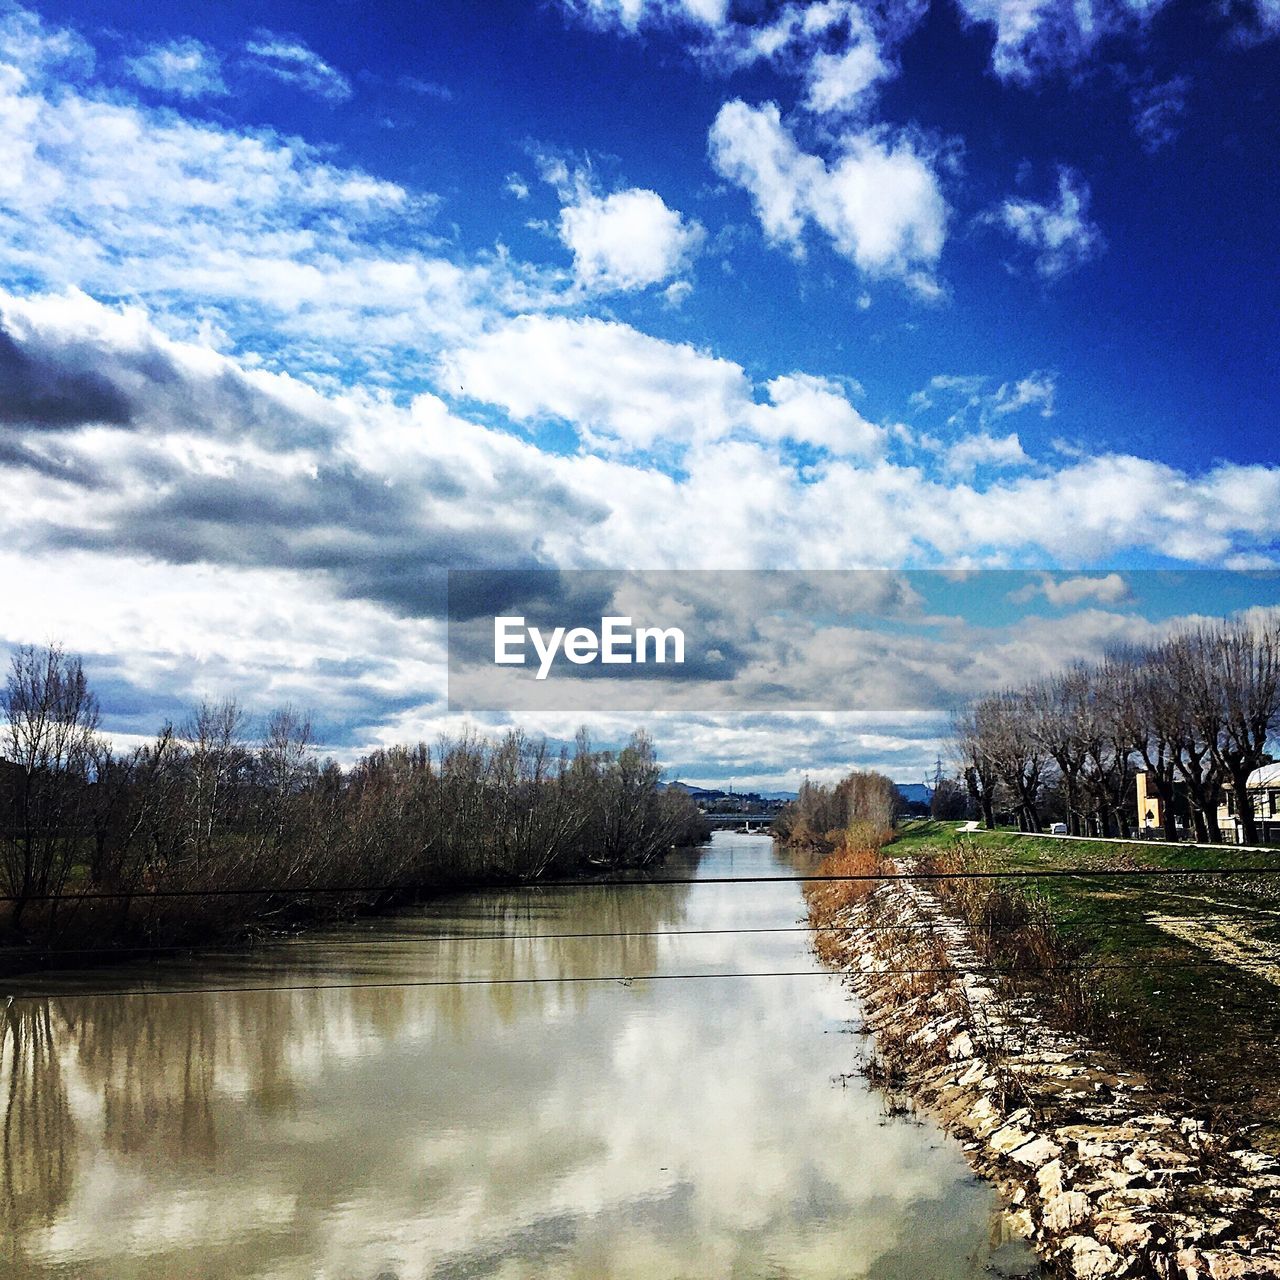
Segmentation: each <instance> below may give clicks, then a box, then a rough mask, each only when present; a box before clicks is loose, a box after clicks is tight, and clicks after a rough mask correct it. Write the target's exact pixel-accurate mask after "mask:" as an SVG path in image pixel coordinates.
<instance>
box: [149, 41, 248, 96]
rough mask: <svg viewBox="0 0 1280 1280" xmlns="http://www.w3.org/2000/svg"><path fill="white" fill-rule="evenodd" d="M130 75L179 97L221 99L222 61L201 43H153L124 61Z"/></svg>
mask: <svg viewBox="0 0 1280 1280" xmlns="http://www.w3.org/2000/svg"><path fill="white" fill-rule="evenodd" d="M125 66H126V67H127V69H128V71H129V74H130V75H131V76H132V77H133V78H134V79H135V80H136V81H137V82H138V83H139V84H141V85H145V86H146V87H147V88H148V89H155V90H158V91H159V92H160V93H166V94H171V95H172V96H174V97H177V98H187V99H194V98H211V97H222V96H225V95H226V93H227V86H226V83H225V81H224V80H223V78H222V59H221V58H220V57H219V55H218V54H217V52H216V51H215V50H213V49H211V48H210V47H209V46H208V45H207V44H204V43H203V42H202V41H200V40H194V39H190V38H188V39H184V40H170V41H169V42H168V43H166V44H154V45H151V46H150V47H149V48H147V49H146V50H144V51H143V52H142V53H140V54H137V55H136V56H134V57H131V58H127V59H125Z"/></svg>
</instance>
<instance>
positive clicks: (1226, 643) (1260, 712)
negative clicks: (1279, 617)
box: [1206, 621, 1280, 844]
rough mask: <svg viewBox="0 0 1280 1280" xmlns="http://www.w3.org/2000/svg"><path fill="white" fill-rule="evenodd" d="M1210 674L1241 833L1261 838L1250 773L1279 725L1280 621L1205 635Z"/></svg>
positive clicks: (1219, 755) (1220, 746) (1248, 839)
mask: <svg viewBox="0 0 1280 1280" xmlns="http://www.w3.org/2000/svg"><path fill="white" fill-rule="evenodd" d="M1206 643H1207V645H1208V647H1209V652H1210V655H1211V657H1210V663H1211V671H1212V676H1211V678H1212V680H1213V681H1214V683H1215V686H1216V688H1217V690H1218V693H1219V697H1220V700H1221V715H1222V727H1221V732H1220V734H1219V736H1218V740H1217V748H1216V751H1215V758H1216V760H1217V762H1218V763H1219V765H1220V766H1221V768H1222V770H1223V772H1224V773H1225V775H1226V776H1227V778H1229V779H1230V781H1231V789H1232V792H1233V793H1234V795H1235V801H1236V812H1237V813H1238V815H1239V817H1240V836H1241V839H1242V840H1243V842H1244V843H1245V844H1256V843H1257V841H1258V824H1257V820H1256V817H1255V815H1254V812H1253V801H1252V797H1251V796H1250V794H1249V775H1250V774H1251V773H1252V772H1253V771H1254V770H1255V769H1257V768H1259V767H1260V766H1262V765H1264V764H1266V763H1267V761H1268V760H1269V759H1270V757H1269V756H1268V755H1267V743H1268V742H1269V740H1270V739H1271V738H1272V737H1273V735H1274V734H1275V732H1276V729H1277V727H1278V726H1280V624H1278V623H1276V622H1275V621H1262V622H1259V623H1257V624H1251V623H1250V622H1248V621H1243V622H1238V623H1234V624H1229V625H1225V626H1222V627H1219V628H1217V629H1215V630H1214V631H1213V632H1212V633H1211V634H1210V635H1209V636H1208V637H1207V638H1206Z"/></svg>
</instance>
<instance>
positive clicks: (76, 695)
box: [0, 645, 100, 929]
mask: <svg viewBox="0 0 1280 1280" xmlns="http://www.w3.org/2000/svg"><path fill="white" fill-rule="evenodd" d="M0 709H2V710H3V713H4V719H5V724H4V739H3V751H2V754H3V759H4V761H5V763H7V764H8V765H9V768H8V769H7V770H6V771H5V794H4V806H3V811H4V829H3V834H2V836H0V874H2V875H3V884H4V888H5V891H6V892H7V893H8V894H9V895H10V896H11V898H12V900H13V914H12V917H11V920H12V924H13V927H14V928H15V929H19V928H20V927H21V919H22V915H23V912H24V910H25V909H26V907H27V905H28V904H29V903H30V901H31V900H32V899H33V898H46V897H50V896H56V895H58V894H61V893H62V891H63V888H64V886H65V885H66V882H67V877H68V875H69V874H70V872H71V870H72V867H73V866H74V864H75V861H76V859H77V858H78V857H79V856H80V855H81V853H82V851H83V850H84V849H85V848H86V845H87V841H88V837H89V833H90V796H89V786H90V782H91V780H92V769H93V763H94V760H95V757H96V756H97V755H98V754H99V753H100V743H99V741H98V738H97V728H98V702H97V699H96V698H95V697H94V696H93V694H92V693H91V692H90V690H89V684H88V681H87V680H86V678H85V674H84V668H83V666H82V665H81V662H80V659H79V658H73V657H69V656H68V655H67V654H65V653H64V652H63V650H62V649H61V648H60V647H58V646H56V645H54V646H50V647H48V648H36V647H34V646H32V645H24V646H22V647H21V648H19V649H18V651H17V652H16V653H15V654H14V655H13V659H12V661H11V663H10V669H9V677H8V680H7V682H6V684H5V689H4V693H3V695H0ZM55 909H56V903H53V904H51V906H50V913H51V914H52V913H53V912H54V911H55Z"/></svg>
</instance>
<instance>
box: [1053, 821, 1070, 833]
mask: <svg viewBox="0 0 1280 1280" xmlns="http://www.w3.org/2000/svg"><path fill="white" fill-rule="evenodd" d="M1049 834H1050V835H1051V836H1065V835H1066V834H1067V824H1066V823H1065V822H1051V823H1050V824H1049Z"/></svg>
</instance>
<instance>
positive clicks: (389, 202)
mask: <svg viewBox="0 0 1280 1280" xmlns="http://www.w3.org/2000/svg"><path fill="white" fill-rule="evenodd" d="M75 48H76V46H75V44H74V41H72V40H71V39H70V38H67V39H62V38H61V35H60V33H56V32H49V31H48V30H47V29H45V28H42V27H38V26H37V27H33V26H32V25H31V24H30V23H22V24H18V25H17V34H16V35H15V34H14V33H13V24H12V23H11V24H9V25H8V26H6V25H4V23H3V22H0V53H4V51H5V50H8V52H7V54H4V56H5V57H8V58H9V59H10V61H9V62H8V63H7V65H6V64H5V63H4V62H3V59H0V273H3V276H4V278H6V279H10V280H12V279H26V280H30V281H31V282H32V284H33V286H34V287H37V288H45V289H51V290H58V289H62V288H66V287H73V286H74V287H79V288H83V289H85V290H86V291H88V292H90V293H93V294H97V295H105V296H116V297H136V298H140V299H145V300H146V301H147V302H148V305H150V306H152V307H153V308H156V309H159V310H163V311H166V312H168V314H169V317H170V320H169V323H170V324H171V325H172V326H173V327H175V328H177V327H178V326H185V327H186V328H187V330H188V331H189V332H198V331H200V330H201V329H202V328H207V329H209V330H211V331H220V332H221V333H222V334H224V335H225V341H226V342H227V343H228V344H230V345H235V344H236V343H238V342H241V341H248V342H251V343H252V344H253V348H254V349H255V350H257V351H258V352H259V354H260V355H261V356H262V357H263V358H264V359H268V360H272V359H276V360H280V361H282V362H284V361H285V358H286V356H287V357H288V358H289V361H290V362H295V361H298V360H301V361H302V362H303V363H305V365H306V366H307V367H308V368H309V369H310V370H312V371H313V373H317V374H320V375H321V376H323V371H324V370H326V369H328V368H330V367H334V366H336V365H338V364H340V363H344V362H348V361H351V360H353V359H356V360H360V361H362V362H363V363H364V364H365V365H366V366H367V367H369V368H377V369H380V370H382V371H394V370H395V369H396V368H397V367H398V366H399V365H400V364H402V363H403V362H405V361H416V362H418V363H420V361H421V353H422V351H423V350H424V349H426V350H430V351H434V350H437V349H438V348H439V345H440V343H441V341H442V340H449V341H457V340H458V338H459V337H460V336H462V335H463V334H464V333H466V332H475V331H477V330H478V328H479V327H480V325H481V323H482V322H483V321H484V320H485V319H486V318H488V317H490V316H492V315H493V314H494V313H495V312H497V313H502V312H518V311H520V310H525V309H529V308H530V307H535V306H544V305H548V304H554V302H555V298H556V296H557V295H558V294H560V293H563V292H565V291H566V290H567V285H568V281H567V279H566V278H565V276H564V273H561V272H555V271H552V270H550V269H547V270H541V271H540V270H537V269H534V268H530V267H527V266H526V265H524V264H521V263H519V262H517V261H514V260H512V259H511V258H510V257H509V256H507V255H505V254H503V253H501V252H494V253H490V254H488V255H485V254H480V255H474V256H472V257H471V258H470V259H469V260H467V261H464V262H459V261H458V258H459V256H460V255H458V253H457V252H456V250H455V249H453V248H452V247H451V246H448V245H446V244H444V243H443V242H441V241H439V240H437V239H436V238H435V237H434V236H433V235H432V233H431V223H432V219H433V217H434V211H435V207H436V201H435V199H434V198H433V197H431V196H429V195H425V194H421V193H415V192H412V191H410V190H408V189H406V188H404V187H402V186H401V185H399V184H397V183H394V182H389V181H386V180H384V179H381V178H376V177H374V176H372V175H370V174H369V173H366V172H363V171H361V170H359V169H356V168H352V167H344V166H342V165H338V164H335V163H333V161H332V160H331V158H329V157H328V156H326V155H325V154H323V153H322V152H321V151H320V150H319V149H317V148H315V147H312V146H310V145H308V144H307V143H306V142H305V141H303V140H302V139H299V138H291V137H286V136H283V135H280V134H278V133H275V132H273V131H271V130H268V129H251V128H247V129H236V128H233V127H229V126H224V125H220V124H217V123H213V122H210V121H201V120H194V119H188V118H184V117H183V116H182V115H181V114H180V113H179V112H177V111H174V110H170V109H167V108H166V109H151V108H148V107H146V106H144V105H142V104H140V103H138V102H133V101H130V100H129V99H128V98H127V97H126V95H124V94H123V93H121V92H119V91H110V92H100V91H96V90H95V89H94V88H93V87H92V85H90V86H89V87H86V88H81V89H77V88H75V87H73V86H72V85H71V84H69V83H66V82H63V81H59V80H56V79H51V78H48V77H47V75H46V68H47V67H48V66H49V65H50V64H51V59H52V60H54V61H56V60H57V59H63V58H66V57H68V56H71V55H72V54H73V53H74V50H75ZM51 50H52V51H53V52H51ZM78 65H83V63H82V62H81V63H79V64H78Z"/></svg>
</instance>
